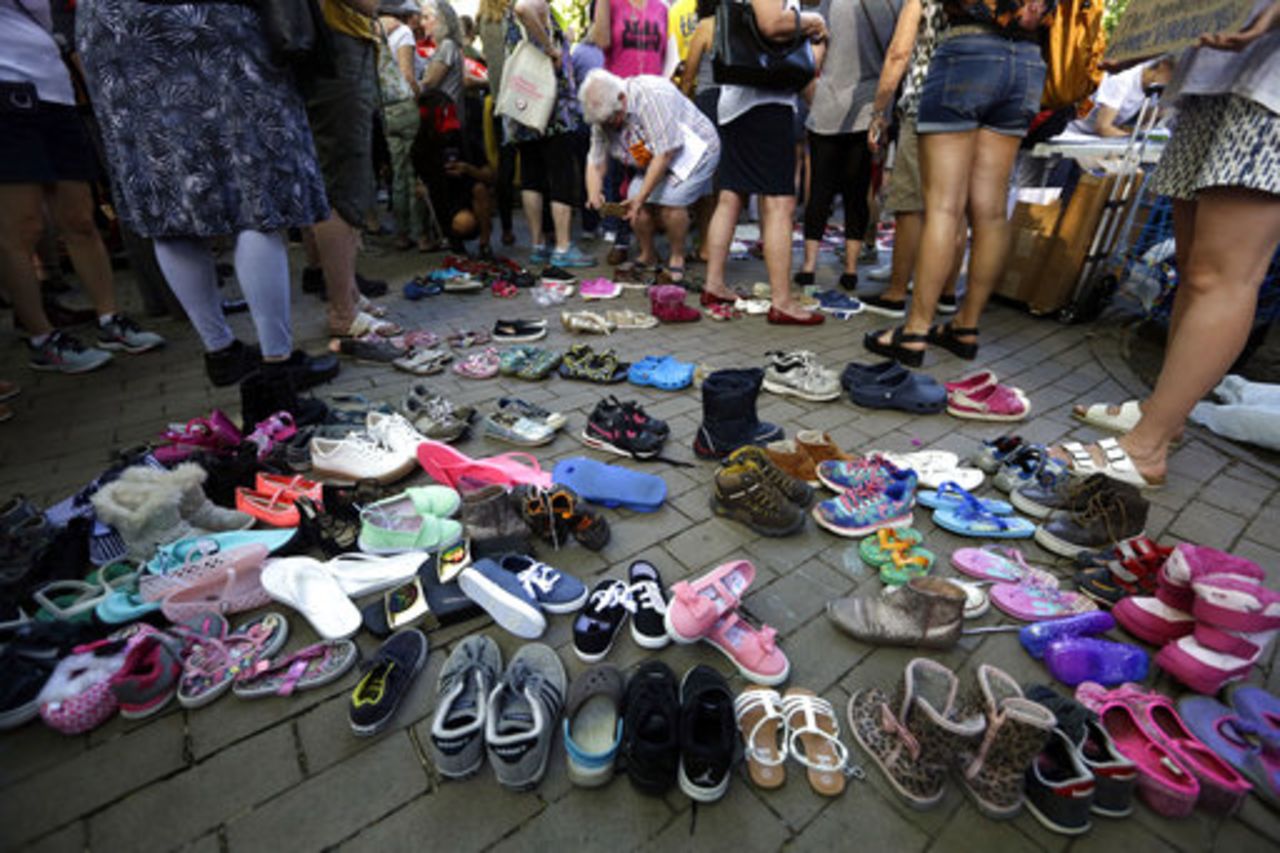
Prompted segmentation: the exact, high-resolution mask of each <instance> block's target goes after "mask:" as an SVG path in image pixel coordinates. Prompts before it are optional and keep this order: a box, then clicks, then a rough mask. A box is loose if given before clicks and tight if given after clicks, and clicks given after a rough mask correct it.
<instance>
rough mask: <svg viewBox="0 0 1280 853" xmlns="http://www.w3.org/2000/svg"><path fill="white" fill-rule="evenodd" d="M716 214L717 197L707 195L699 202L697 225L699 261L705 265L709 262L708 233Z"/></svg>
mask: <svg viewBox="0 0 1280 853" xmlns="http://www.w3.org/2000/svg"><path fill="white" fill-rule="evenodd" d="M715 212H716V199H715V196H711V195H707V196H703V197H702V198H701V199H699V200H698V204H697V225H696V227H697V229H698V259H699V260H701V261H702V262H703V263H706V262H707V257H708V255H707V232H708V231H709V230H710V229H711V216H712V214H714V213H715Z"/></svg>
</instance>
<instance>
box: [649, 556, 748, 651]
mask: <svg viewBox="0 0 1280 853" xmlns="http://www.w3.org/2000/svg"><path fill="white" fill-rule="evenodd" d="M755 577H756V567H755V566H753V565H751V563H750V562H749V561H747V560H733V561H731V562H728V563H724V564H722V565H719V566H717V567H716V568H714V569H712V570H711V571H709V572H707V573H706V574H704V575H702V576H701V577H699V578H696V579H694V580H692V581H680V582H678V583H676V584H675V585H674V586H672V587H671V600H670V601H669V602H668V604H667V613H666V616H665V617H664V618H663V623H664V625H665V626H666V629H667V633H668V634H669V635H671V638H672V639H673V640H675V641H676V642H677V643H696V642H697V641H698V640H700V639H702V638H703V637H704V636H706V635H707V633H708V632H709V631H711V630H712V628H713V627H714V626H715V624H716V622H717V621H719V619H720V617H722V616H723V615H725V614H726V613H728V612H729V611H731V610H733V609H735V608H736V607H737V606H738V603H739V602H741V601H742V596H743V594H744V593H745V592H746V590H747V587H748V586H750V585H751V582H752V581H753V580H755Z"/></svg>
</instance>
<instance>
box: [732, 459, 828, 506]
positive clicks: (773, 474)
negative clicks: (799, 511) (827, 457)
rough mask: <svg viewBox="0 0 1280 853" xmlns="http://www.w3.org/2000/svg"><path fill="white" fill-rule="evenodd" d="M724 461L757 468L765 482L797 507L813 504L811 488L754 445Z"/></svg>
mask: <svg viewBox="0 0 1280 853" xmlns="http://www.w3.org/2000/svg"><path fill="white" fill-rule="evenodd" d="M726 461H727V462H728V463H730V464H732V463H739V464H742V465H748V466H751V467H754V468H757V469H758V470H759V471H760V473H761V474H763V475H764V478H765V479H766V480H768V481H769V482H770V483H772V484H773V485H774V487H775V488H777V489H778V491H780V492H782V493H783V494H784V495H786V496H787V500H789V501H791V502H792V503H793V504H795V505H796V506H798V507H802V508H803V507H807V506H808V505H809V504H811V503H813V487H812V486H810V485H809V484H808V483H805V482H802V481H801V480H798V479H796V478H795V477H792V476H791V475H790V474H788V473H787V472H786V471H783V470H782V469H781V468H779V467H778V466H777V465H774V464H773V460H772V459H771V458H770V457H769V454H768V453H766V452H765V451H764V450H761V449H760V448H759V447H757V446H755V445H754V444H748V445H746V446H744V447H739V448H738V449H737V450H735V451H733V452H732V453H730V454H729V458H728V459H727V460H726Z"/></svg>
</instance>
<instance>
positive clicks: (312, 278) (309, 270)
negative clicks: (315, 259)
mask: <svg viewBox="0 0 1280 853" xmlns="http://www.w3.org/2000/svg"><path fill="white" fill-rule="evenodd" d="M302 292H303V293H314V294H315V295H316V296H319V297H320V298H321V299H323V298H324V270H322V269H320V267H303V268H302Z"/></svg>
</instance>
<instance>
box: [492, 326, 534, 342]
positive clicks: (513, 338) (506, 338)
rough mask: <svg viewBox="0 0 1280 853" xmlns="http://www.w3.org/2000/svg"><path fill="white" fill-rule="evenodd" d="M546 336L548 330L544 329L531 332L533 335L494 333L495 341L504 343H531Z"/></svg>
mask: <svg viewBox="0 0 1280 853" xmlns="http://www.w3.org/2000/svg"><path fill="white" fill-rule="evenodd" d="M546 336H547V330H546V329H542V330H541V331H539V332H538V333H537V334H531V335H494V336H493V341H494V342H495V343H504V344H529V343H533V342H534V341H540V340H542V339H543V338H545V337H546Z"/></svg>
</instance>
